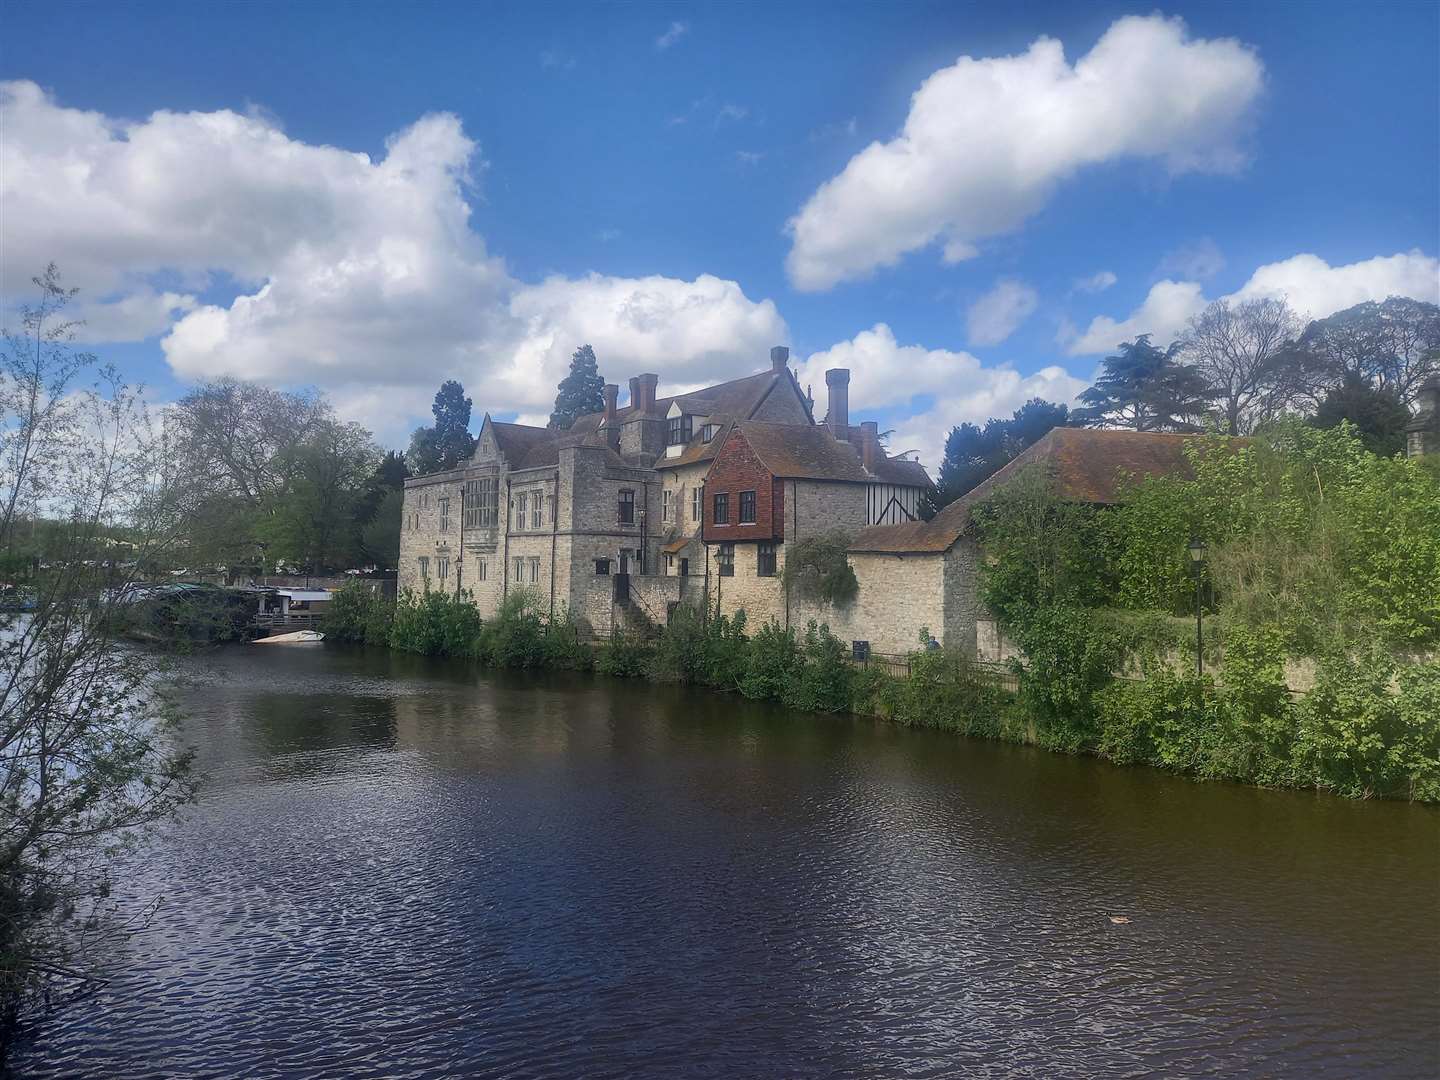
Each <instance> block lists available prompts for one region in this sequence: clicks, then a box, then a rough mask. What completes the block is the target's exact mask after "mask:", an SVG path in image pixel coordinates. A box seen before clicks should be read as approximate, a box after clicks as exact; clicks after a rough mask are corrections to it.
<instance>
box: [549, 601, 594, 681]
mask: <svg viewBox="0 0 1440 1080" xmlns="http://www.w3.org/2000/svg"><path fill="white" fill-rule="evenodd" d="M541 663H542V666H544V667H547V668H554V669H556V670H558V671H589V670H590V669H591V668H592V667H594V666H595V650H594V649H592V648H590V646H589V645H588V644H586V643H585V642H583V641H581V640H580V627H579V625H578V624H577V623H576V622H575V619H574V617H573V616H572V615H571V614H570V609H569V608H568V607H565V608H561V609H560V613H559V614H558V615H556V616H555V617H554V618H552V619H550V620H549V621H548V622H547V623H546V624H545V645H544V655H543V659H542V661H541Z"/></svg>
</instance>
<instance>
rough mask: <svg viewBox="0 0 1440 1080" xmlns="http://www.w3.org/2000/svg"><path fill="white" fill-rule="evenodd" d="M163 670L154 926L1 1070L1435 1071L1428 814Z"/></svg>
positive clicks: (649, 705) (566, 1073)
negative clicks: (195, 756) (164, 787)
mask: <svg viewBox="0 0 1440 1080" xmlns="http://www.w3.org/2000/svg"><path fill="white" fill-rule="evenodd" d="M194 666H195V669H196V671H197V672H198V674H199V679H198V681H197V683H196V685H194V686H192V687H191V688H189V689H188V690H187V691H186V694H185V698H186V703H187V706H188V710H189V713H190V720H189V721H188V723H187V728H186V734H187V737H188V738H189V740H190V741H192V742H193V743H194V744H195V745H196V746H197V747H198V748H199V751H200V760H201V764H202V766H203V768H204V770H205V771H206V772H207V773H208V782H207V784H206V787H205V789H204V794H203V797H202V799H201V801H200V802H199V804H198V805H197V806H195V807H193V808H192V809H191V810H190V811H189V812H188V813H187V815H186V818H185V820H184V822H183V823H182V824H180V825H178V826H175V827H173V828H170V829H168V830H167V831H166V832H165V833H164V834H163V835H160V836H158V837H157V838H155V839H154V840H153V841H152V842H151V843H149V844H148V846H147V847H145V848H144V849H143V850H142V851H141V852H138V853H137V854H135V855H134V856H132V857H129V858H128V859H127V861H126V864H125V865H124V867H123V868H122V872H121V873H120V875H119V879H118V887H119V890H120V893H121V894H122V896H123V898H124V902H125V904H126V905H127V907H128V908H129V909H131V910H138V909H140V908H143V907H144V906H145V905H146V904H148V903H151V902H154V901H157V900H158V901H159V908H158V911H157V913H156V914H155V916H154V917H153V918H152V919H151V920H150V922H149V923H148V925H147V926H146V927H145V928H144V929H142V930H141V931H140V932H138V933H137V934H135V936H134V937H132V938H131V939H130V941H129V943H128V945H127V946H126V947H125V948H124V949H123V950H122V951H121V952H120V953H119V954H118V955H116V956H115V958H114V960H113V964H112V967H113V971H112V975H113V977H112V979H111V981H110V982H109V983H108V985H107V986H106V987H105V988H104V989H103V990H102V991H101V992H99V993H97V994H95V995H93V996H91V997H89V998H87V999H83V1000H80V1001H77V1002H74V1003H71V1004H70V1005H68V1006H66V1007H64V1008H62V1009H60V1010H58V1011H57V1012H55V1013H54V1014H52V1015H51V1016H50V1017H48V1018H47V1019H46V1020H44V1021H42V1022H41V1023H40V1024H39V1025H38V1026H37V1027H36V1028H35V1030H34V1031H32V1032H31V1033H30V1034H29V1035H28V1036H27V1038H26V1040H25V1041H24V1042H23V1043H22V1045H21V1046H20V1047H19V1048H18V1052H17V1053H16V1055H15V1056H14V1057H13V1059H12V1067H13V1068H14V1070H15V1071H16V1073H17V1074H19V1075H35V1076H67V1077H68V1076H96V1077H107V1078H109V1077H116V1078H119V1077H132V1076H133V1077H139V1076H145V1077H150V1076H156V1077H161V1076H164V1077H200V1076H215V1077H238V1076H246V1077H270V1076H286V1077H290V1076H296V1077H310V1076H313V1077H430V1076H494V1077H513V1078H520V1077H632V1076H642V1077H648V1076H658V1077H672V1076H673V1077H705V1076H716V1077H738V1078H747V1077H812V1076H813V1077H838V1076H857V1077H858V1076H864V1077H910V1076H936V1077H950V1076H1012V1075H1025V1076H1043V1077H1063V1076H1077V1077H1079V1076H1085V1077H1088V1076H1096V1075H1106V1076H1111V1075H1130V1076H1142V1075H1166V1076H1179V1075H1217V1076H1234V1075H1242V1074H1245V1075H1256V1076H1297V1077H1311V1076H1343V1077H1352V1076H1376V1077H1407V1076H1415V1077H1434V1076H1436V1075H1437V1074H1440V912H1437V899H1440V814H1437V813H1436V811H1434V810H1432V809H1427V808H1422V807H1415V806H1407V805H1401V804H1378V803H1353V802H1345V801H1343V800H1340V799H1335V798H1330V797H1324V796H1316V795H1309V794H1297V793H1293V792H1269V791H1260V790H1254V789H1250V788H1245V787H1239V786H1230V785H1222V784H1209V785H1206V784H1195V783H1190V782H1188V781H1184V780H1180V779H1178V778H1175V777H1172V776H1168V775H1165V774H1163V773H1159V772H1154V771H1149V770H1143V769H1118V768H1112V767H1109V766H1106V765H1104V764H1102V763H1099V762H1096V761H1091V760H1084V759H1073V758H1065V757H1060V756H1055V755H1050V754H1046V753H1042V752H1037V751H1030V750H1026V749H1021V748H1015V747H1009V746H997V745H992V744H987V743H980V742H968V741H965V740H962V739H958V738H955V737H953V736H945V735H940V734H935V733H930V732H917V731H906V730H902V729H898V728H895V727H892V726H888V725H885V724H881V723H875V722H871V721H868V720H857V719H845V718H834V717H813V716H808V715H798V714H794V713H788V712H786V711H784V710H782V709H779V708H774V707H770V706H762V705H756V704H752V703H747V702H744V701H742V700H738V699H736V698H734V697H729V696H716V695H710V694H706V693H702V692H696V691H685V690H679V689H672V688H664V687H659V688H657V687H653V686H648V685H644V684H640V683H626V682H613V681H606V680H603V679H590V678H581V677H575V678H556V677H553V676H546V677H522V676H494V675H491V674H486V673H482V672H479V671H477V670H475V669H473V668H469V667H467V666H464V665H451V664H446V663H441V662H432V661H426V660H423V659H418V658H412V657H403V656H392V655H389V654H386V653H374V652H361V651H347V650H343V649H340V648H332V647H329V646H318V647H310V646H306V647H295V648H286V647H272V648H266V649H260V648H254V647H234V648H230V649H226V650H222V651H220V652H218V653H215V654H211V655H208V656H205V657H203V658H201V659H200V660H198V661H196V662H195V664H194ZM1112 916H1123V917H1126V918H1128V919H1129V920H1130V921H1129V922H1128V923H1125V924H1116V923H1114V922H1112V921H1111V917H1112Z"/></svg>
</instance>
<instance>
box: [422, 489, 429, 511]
mask: <svg viewBox="0 0 1440 1080" xmlns="http://www.w3.org/2000/svg"><path fill="white" fill-rule="evenodd" d="M420 509H421V510H429V509H430V493H429V492H428V491H426V492H422V493H421V495H420Z"/></svg>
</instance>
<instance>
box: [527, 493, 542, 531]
mask: <svg viewBox="0 0 1440 1080" xmlns="http://www.w3.org/2000/svg"><path fill="white" fill-rule="evenodd" d="M543 524H545V496H544V495H542V494H541V493H540V492H538V491H537V492H535V497H534V498H532V499H531V500H530V527H531V528H532V529H538V528H540V526H541V525H543Z"/></svg>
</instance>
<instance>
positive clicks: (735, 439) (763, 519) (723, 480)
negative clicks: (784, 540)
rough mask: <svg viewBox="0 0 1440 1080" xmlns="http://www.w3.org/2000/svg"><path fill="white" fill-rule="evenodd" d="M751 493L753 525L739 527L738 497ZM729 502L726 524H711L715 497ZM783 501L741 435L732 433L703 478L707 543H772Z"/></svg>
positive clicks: (781, 516) (775, 483)
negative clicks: (726, 497) (728, 499)
mask: <svg viewBox="0 0 1440 1080" xmlns="http://www.w3.org/2000/svg"><path fill="white" fill-rule="evenodd" d="M742 491H753V492H755V522H754V524H752V525H741V524H739V521H740V493H741V492H742ZM721 494H724V495H728V496H729V498H730V512H729V522H730V523H729V524H728V525H721V524H719V523H717V522H716V521H715V496H716V495H721ZM784 515H785V499H784V494H783V492H782V490H781V486H780V484H779V482H778V481H777V480H776V479H775V477H774V476H773V475H771V473H770V471H769V470H768V469H766V468H765V466H764V465H763V464H761V462H760V459H759V458H758V457H756V456H755V451H754V450H752V449H750V444H749V443H748V442H747V441H746V440H745V436H744V434H743V433H742V432H741V431H740V430H739V429H736V430H734V431H731V432H730V434H729V435H728V436H727V437H726V439H725V443H724V445H723V446H721V447H720V450H719V452H718V453H717V454H716V455H715V461H714V463H713V464H712V465H711V466H710V473H709V475H708V476H707V477H706V478H705V527H704V535H705V541H706V542H707V543H739V542H741V541H748V540H773V539H778V538H779V537H780V536H781V534H782V527H781V525H780V522H782V521H783V520H784Z"/></svg>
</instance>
